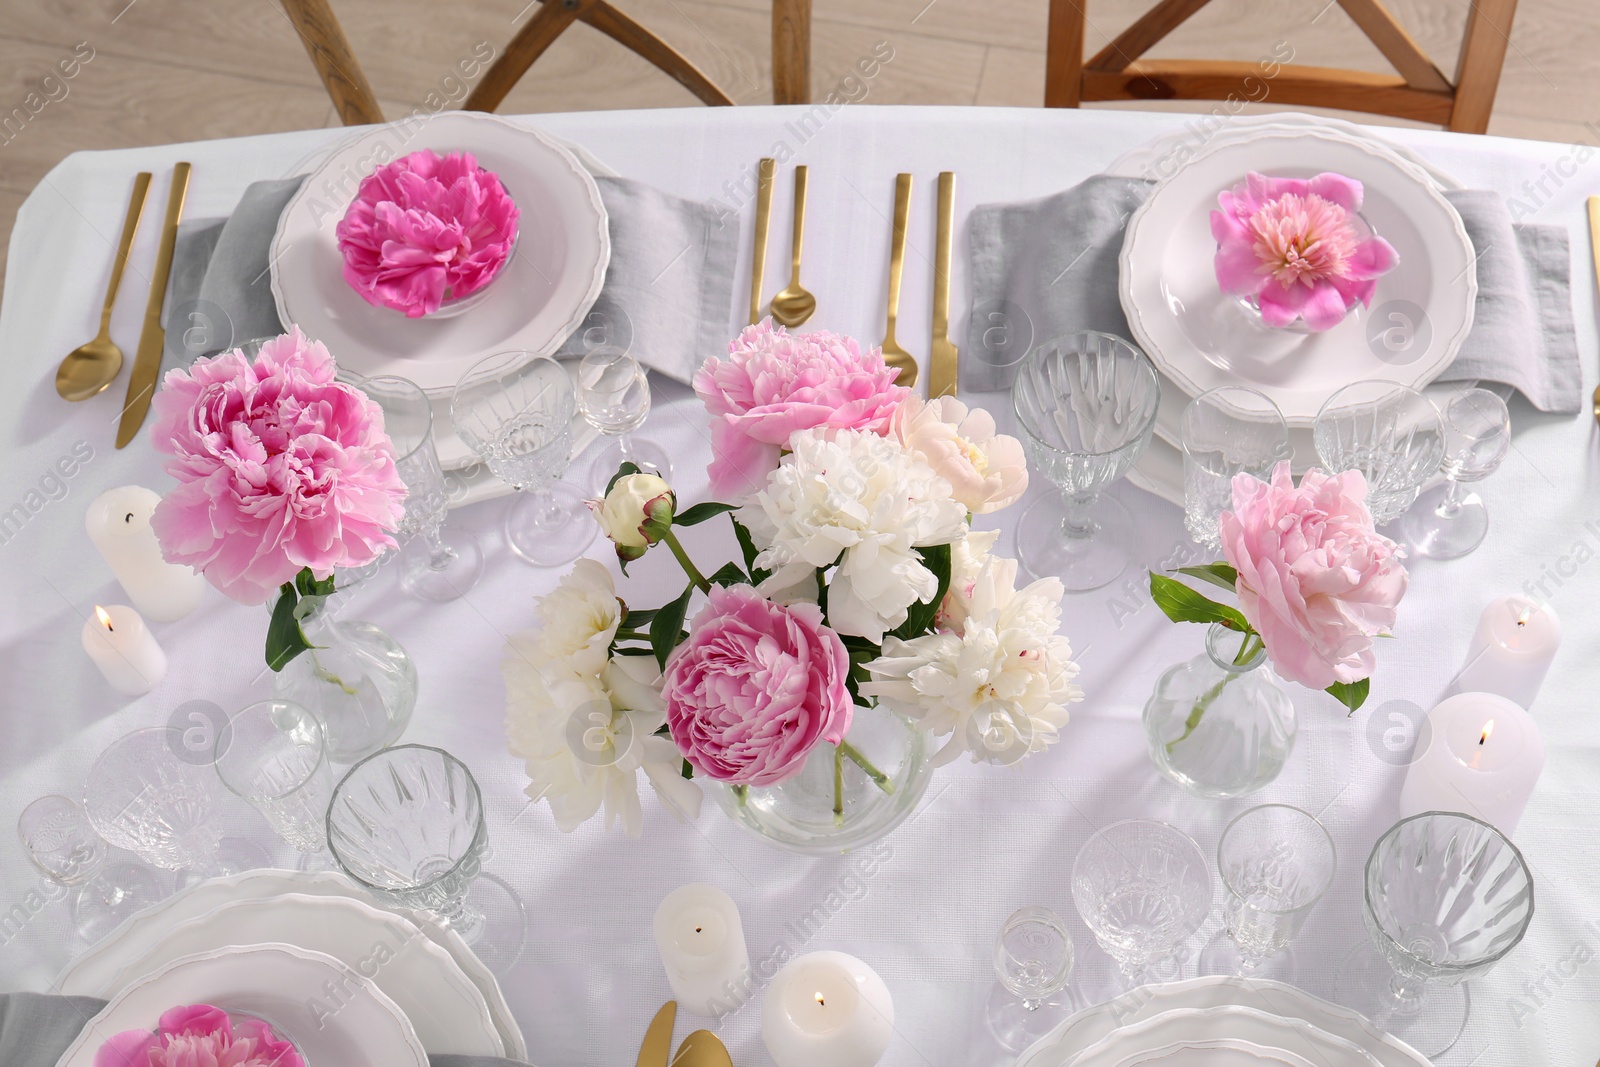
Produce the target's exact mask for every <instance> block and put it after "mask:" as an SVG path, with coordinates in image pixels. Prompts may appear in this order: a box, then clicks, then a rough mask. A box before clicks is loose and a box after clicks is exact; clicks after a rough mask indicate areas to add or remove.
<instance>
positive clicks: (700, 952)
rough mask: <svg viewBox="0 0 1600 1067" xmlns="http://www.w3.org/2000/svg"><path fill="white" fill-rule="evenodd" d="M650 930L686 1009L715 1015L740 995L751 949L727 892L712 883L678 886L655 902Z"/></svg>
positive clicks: (675, 992) (745, 982)
mask: <svg viewBox="0 0 1600 1067" xmlns="http://www.w3.org/2000/svg"><path fill="white" fill-rule="evenodd" d="M655 935H656V948H657V949H659V950H660V952H661V965H662V967H664V968H665V969H666V972H667V983H668V984H669V985H670V986H672V995H673V997H675V998H676V999H677V1001H678V1005H679V1006H680V1007H682V1008H683V1009H684V1010H685V1011H689V1012H693V1013H694V1014H696V1015H712V1016H714V1015H720V1014H722V1013H723V1012H726V1011H729V1010H731V1009H733V1008H735V1007H737V1006H738V1005H739V1004H740V1003H741V1002H742V1001H743V999H744V996H745V990H747V989H748V988H749V979H750V953H749V951H748V950H747V949H746V948H745V943H744V924H743V923H741V922H740V921H739V908H738V906H737V905H735V904H734V902H733V898H732V897H730V896H728V894H726V893H724V892H723V891H722V890H720V889H718V888H717V887H716V886H714V885H705V884H702V883H699V882H691V883H690V884H689V885H683V886H679V887H678V888H677V889H674V890H673V891H672V892H670V893H668V894H667V895H666V897H665V898H664V899H663V900H662V901H661V905H660V906H659V907H658V908H656V918H655Z"/></svg>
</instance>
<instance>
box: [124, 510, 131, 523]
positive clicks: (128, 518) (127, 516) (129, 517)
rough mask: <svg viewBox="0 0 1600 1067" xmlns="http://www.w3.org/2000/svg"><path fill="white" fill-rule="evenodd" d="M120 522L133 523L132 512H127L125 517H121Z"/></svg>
mask: <svg viewBox="0 0 1600 1067" xmlns="http://www.w3.org/2000/svg"><path fill="white" fill-rule="evenodd" d="M122 521H123V522H132V521H133V512H131V511H130V512H128V514H127V515H125V516H123V518H122Z"/></svg>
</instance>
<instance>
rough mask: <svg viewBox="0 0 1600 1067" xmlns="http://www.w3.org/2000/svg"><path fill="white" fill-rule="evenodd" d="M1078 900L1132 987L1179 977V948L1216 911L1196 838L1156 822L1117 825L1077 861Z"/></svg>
mask: <svg viewBox="0 0 1600 1067" xmlns="http://www.w3.org/2000/svg"><path fill="white" fill-rule="evenodd" d="M1072 902H1073V903H1074V904H1076V905H1077V908H1078V914H1079V915H1081V916H1083V921H1084V923H1085V924H1086V925H1087V926H1088V927H1089V931H1090V932H1091V933H1093V934H1094V938H1095V940H1096V941H1097V942H1099V944H1100V947H1101V948H1102V949H1104V950H1105V952H1106V955H1108V956H1110V957H1111V958H1112V959H1113V960H1114V961H1116V964H1117V966H1118V968H1120V969H1121V971H1122V976H1123V978H1124V979H1125V980H1126V981H1127V983H1128V986H1129V987H1130V988H1131V987H1133V986H1137V985H1141V984H1143V983H1144V982H1147V981H1152V980H1168V979H1172V978H1176V977H1177V976H1178V972H1179V970H1180V964H1179V961H1178V958H1177V953H1178V949H1179V947H1180V946H1181V945H1182V944H1183V942H1184V941H1186V940H1187V939H1188V938H1189V937H1190V935H1192V934H1193V933H1194V932H1195V931H1196V930H1198V929H1199V928H1200V924H1201V923H1203V922H1205V919H1206V916H1207V915H1208V914H1210V912H1211V868H1210V865H1209V864H1207V863H1206V857H1205V854H1204V853H1202V852H1201V851H1200V846H1199V845H1197V844H1195V842H1194V839H1193V838H1191V837H1190V836H1189V835H1188V834H1186V833H1184V832H1183V831H1182V830H1179V829H1177V828H1176V827H1172V826H1168V825H1167V824H1166V823H1164V822H1157V821H1155V820H1153V819H1128V820H1125V821H1123V822H1118V823H1112V824H1111V825H1110V826H1107V827H1106V828H1105V829H1103V830H1101V831H1100V832H1099V833H1097V834H1095V835H1094V836H1093V837H1091V838H1090V839H1089V840H1088V842H1087V843H1085V844H1084V846H1083V848H1082V849H1081V850H1079V852H1078V858H1077V859H1076V860H1074V861H1073V863H1072Z"/></svg>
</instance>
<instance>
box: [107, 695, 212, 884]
mask: <svg viewBox="0 0 1600 1067" xmlns="http://www.w3.org/2000/svg"><path fill="white" fill-rule="evenodd" d="M220 790H221V783H220V782H219V781H218V780H217V772H216V771H215V770H214V769H213V768H212V767H211V764H210V761H209V759H203V760H196V759H194V758H192V756H190V755H189V751H188V749H186V748H185V747H184V742H183V733H182V731H180V730H178V729H177V728H175V727H168V726H155V727H150V728H149V729H145V730H135V731H134V732H133V733H131V734H128V735H126V736H124V737H122V738H120V739H118V740H117V741H115V742H113V743H112V745H111V747H110V748H108V749H106V750H105V752H103V753H102V754H101V755H100V758H99V759H97V760H96V761H95V763H94V767H93V768H92V769H91V770H90V772H89V777H88V780H87V781H86V782H85V784H84V790H83V807H84V810H85V811H86V812H88V814H89V821H90V823H92V824H93V826H94V828H95V830H96V831H97V832H99V834H100V836H101V837H103V838H105V840H106V841H107V842H108V843H110V844H113V845H116V846H117V847H118V848H125V849H127V850H128V851H129V852H133V853H135V854H137V855H138V856H139V857H140V858H141V859H143V860H145V862H147V863H150V864H153V865H155V866H157V867H164V868H166V869H167V870H173V871H176V870H185V869H192V870H196V871H201V872H212V871H215V870H216V869H217V866H218V863H219V858H218V844H219V842H220V840H221V831H220V830H219V828H218V826H217V821H216V814H217V801H218V799H219V792H220Z"/></svg>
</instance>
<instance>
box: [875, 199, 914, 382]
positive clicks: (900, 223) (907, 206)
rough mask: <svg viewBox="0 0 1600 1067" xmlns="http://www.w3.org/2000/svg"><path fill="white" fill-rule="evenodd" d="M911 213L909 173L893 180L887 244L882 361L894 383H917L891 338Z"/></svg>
mask: <svg viewBox="0 0 1600 1067" xmlns="http://www.w3.org/2000/svg"><path fill="white" fill-rule="evenodd" d="M910 215H911V175H909V174H901V175H898V176H897V177H896V178H895V180H894V234H893V237H892V238H891V242H890V245H889V324H888V327H887V328H886V329H885V330H884V334H883V361H884V362H885V363H887V364H889V366H891V367H893V368H895V369H896V370H898V371H899V372H900V373H899V375H898V376H896V378H895V384H896V385H906V386H915V385H916V384H917V361H916V360H915V359H913V358H912V356H911V353H910V352H907V351H906V350H905V349H903V348H901V347H900V345H899V343H898V342H896V341H895V339H894V327H895V321H896V320H897V319H899V317H900V277H901V275H902V274H903V273H904V271H905V265H906V222H907V220H908V219H909V217H910Z"/></svg>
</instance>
